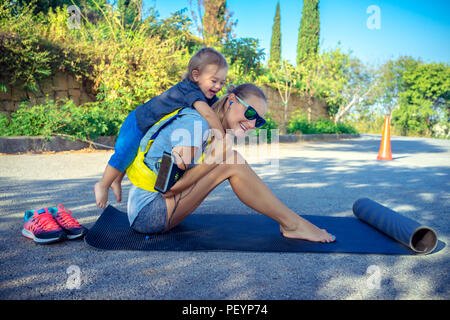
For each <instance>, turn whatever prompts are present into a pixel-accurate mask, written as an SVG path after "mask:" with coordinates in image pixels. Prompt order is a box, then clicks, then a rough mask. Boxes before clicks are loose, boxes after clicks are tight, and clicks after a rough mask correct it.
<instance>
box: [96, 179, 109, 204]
mask: <svg viewBox="0 0 450 320" xmlns="http://www.w3.org/2000/svg"><path fill="white" fill-rule="evenodd" d="M94 193H95V203H96V205H97V207H99V208H101V209H105V208H106V202H108V187H105V186H103V184H102V183H101V181H99V182H97V183H96V184H95V186H94Z"/></svg>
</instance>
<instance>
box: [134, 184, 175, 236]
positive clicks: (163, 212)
mask: <svg viewBox="0 0 450 320" xmlns="http://www.w3.org/2000/svg"><path fill="white" fill-rule="evenodd" d="M166 222H167V206H166V199H164V197H163V196H162V195H161V193H158V194H157V195H156V197H155V199H153V201H152V202H150V203H149V204H147V205H146V206H145V207H143V208H142V209H141V211H139V213H138V215H137V217H136V219H134V222H133V224H132V225H131V228H133V230H135V231H137V232H140V233H158V232H163V231H164V228H165V227H166Z"/></svg>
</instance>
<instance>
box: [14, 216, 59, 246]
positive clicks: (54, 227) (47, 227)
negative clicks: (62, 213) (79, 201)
mask: <svg viewBox="0 0 450 320" xmlns="http://www.w3.org/2000/svg"><path fill="white" fill-rule="evenodd" d="M22 235H23V236H24V237H27V238H30V239H33V240H34V242H36V243H39V244H46V243H52V242H56V241H60V240H64V239H66V233H65V232H64V230H63V229H62V228H61V227H60V226H59V224H58V223H57V222H56V221H55V219H53V217H52V214H51V213H50V212H49V211H48V209H47V208H42V209H37V210H34V211H33V210H28V211H26V212H25V217H24V225H23V229H22Z"/></svg>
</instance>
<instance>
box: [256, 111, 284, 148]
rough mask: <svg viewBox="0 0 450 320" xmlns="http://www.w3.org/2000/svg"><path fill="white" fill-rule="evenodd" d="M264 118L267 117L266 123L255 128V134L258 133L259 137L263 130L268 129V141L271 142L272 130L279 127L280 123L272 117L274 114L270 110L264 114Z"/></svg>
mask: <svg viewBox="0 0 450 320" xmlns="http://www.w3.org/2000/svg"><path fill="white" fill-rule="evenodd" d="M264 119H266V123H265V124H264V125H263V126H262V127H260V128H257V129H255V131H254V133H253V134H254V135H256V136H257V137H259V135H260V132H261V130H266V132H267V142H271V141H272V132H271V131H270V130H272V129H278V124H277V123H276V122H275V121H274V120H273V119H272V115H271V114H270V112H267V113H266V115H265V116H264Z"/></svg>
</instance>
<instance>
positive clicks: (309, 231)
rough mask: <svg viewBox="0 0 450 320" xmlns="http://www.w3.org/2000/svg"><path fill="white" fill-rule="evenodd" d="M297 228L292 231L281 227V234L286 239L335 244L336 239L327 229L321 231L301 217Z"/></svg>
mask: <svg viewBox="0 0 450 320" xmlns="http://www.w3.org/2000/svg"><path fill="white" fill-rule="evenodd" d="M300 219H301V220H299V221H298V224H297V227H294V228H292V229H287V228H283V227H282V226H281V225H280V232H281V233H282V234H283V236H284V237H286V238H292V239H302V240H308V241H313V242H322V243H325V242H334V241H335V240H336V237H335V236H333V235H331V234H330V233H328V232H327V230H325V229H319V228H318V227H316V226H315V225H313V224H312V223H310V222H309V221H307V220H305V219H303V218H301V217H300Z"/></svg>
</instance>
